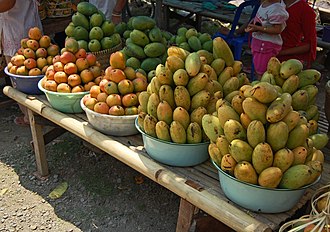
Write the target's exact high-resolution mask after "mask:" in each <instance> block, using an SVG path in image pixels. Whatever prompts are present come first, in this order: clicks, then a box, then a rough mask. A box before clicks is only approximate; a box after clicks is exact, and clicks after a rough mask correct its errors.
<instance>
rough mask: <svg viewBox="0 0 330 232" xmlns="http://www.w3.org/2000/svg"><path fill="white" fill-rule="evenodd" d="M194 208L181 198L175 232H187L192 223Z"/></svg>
mask: <svg viewBox="0 0 330 232" xmlns="http://www.w3.org/2000/svg"><path fill="white" fill-rule="evenodd" d="M196 209H198V208H197V207H196V206H194V205H193V204H191V203H190V202H189V201H186V200H185V199H183V198H181V200H180V207H179V215H178V222H177V224H176V232H188V231H189V229H190V226H191V224H192V222H193V217H194V215H195V210H196Z"/></svg>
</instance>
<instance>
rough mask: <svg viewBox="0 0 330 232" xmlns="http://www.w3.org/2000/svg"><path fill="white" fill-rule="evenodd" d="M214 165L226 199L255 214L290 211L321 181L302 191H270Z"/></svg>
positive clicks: (301, 189) (303, 188) (305, 187)
mask: <svg viewBox="0 0 330 232" xmlns="http://www.w3.org/2000/svg"><path fill="white" fill-rule="evenodd" d="M212 163H213V165H214V166H215V167H216V168H217V169H218V173H219V180H220V186H221V189H222V190H223V192H224V194H225V195H226V197H228V198H229V199H230V200H231V201H233V202H235V203H236V204H237V205H239V206H242V207H243V208H246V209H249V210H252V211H255V212H262V213H281V212H285V211H288V210H290V209H292V208H293V207H294V206H295V205H296V204H297V203H298V202H299V201H300V199H301V197H302V196H303V195H304V193H305V191H306V190H307V189H308V188H309V187H311V186H312V185H314V184H316V183H317V182H318V181H319V180H320V177H319V178H318V179H317V180H316V181H315V182H314V183H312V184H310V185H306V186H304V187H302V188H300V189H278V188H276V189H270V188H265V187H261V186H258V185H254V184H249V183H246V182H243V181H240V180H238V179H236V178H235V177H233V176H231V175H229V174H228V173H226V172H224V171H223V170H222V169H221V168H220V167H219V166H218V165H217V164H216V163H215V162H214V161H213V160H212Z"/></svg>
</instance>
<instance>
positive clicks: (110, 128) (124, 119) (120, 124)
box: [80, 99, 139, 136]
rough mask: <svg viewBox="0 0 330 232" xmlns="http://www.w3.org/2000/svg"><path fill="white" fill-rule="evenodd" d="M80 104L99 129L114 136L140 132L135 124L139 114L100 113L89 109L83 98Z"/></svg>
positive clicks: (91, 121) (94, 125)
mask: <svg viewBox="0 0 330 232" xmlns="http://www.w3.org/2000/svg"><path fill="white" fill-rule="evenodd" d="M80 106H81V108H82V109H83V110H84V111H85V112H86V116H87V119H88V122H89V123H90V124H91V125H92V126H93V127H94V128H95V129H96V130H97V131H100V132H102V133H104V134H107V135H113V136H128V135H135V134H138V133H139V132H138V131H137V129H136V128H135V125H134V121H135V119H136V118H137V115H125V116H113V115H108V114H100V113H97V112H95V111H93V110H90V109H88V108H87V107H86V106H85V105H84V103H83V99H81V101H80Z"/></svg>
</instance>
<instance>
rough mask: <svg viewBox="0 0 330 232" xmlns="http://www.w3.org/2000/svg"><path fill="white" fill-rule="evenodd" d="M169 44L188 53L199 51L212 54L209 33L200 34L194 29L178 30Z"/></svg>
mask: <svg viewBox="0 0 330 232" xmlns="http://www.w3.org/2000/svg"><path fill="white" fill-rule="evenodd" d="M169 42H170V43H171V44H176V46H178V47H180V48H183V49H185V50H187V51H189V52H197V51H199V50H206V51H209V52H212V45H213V42H212V38H211V35H210V34H209V33H200V32H198V31H197V30H196V29H195V28H189V29H188V28H186V27H180V28H178V30H177V35H175V36H172V37H171V39H170V41H169Z"/></svg>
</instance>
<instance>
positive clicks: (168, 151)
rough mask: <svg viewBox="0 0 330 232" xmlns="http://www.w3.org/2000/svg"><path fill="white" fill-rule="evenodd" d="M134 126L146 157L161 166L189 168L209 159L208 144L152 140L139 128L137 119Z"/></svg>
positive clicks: (152, 138)
mask: <svg viewBox="0 0 330 232" xmlns="http://www.w3.org/2000/svg"><path fill="white" fill-rule="evenodd" d="M135 126H136V128H137V129H138V131H139V132H140V133H141V134H142V139H143V145H144V148H145V149H146V151H147V153H148V155H149V156H150V157H151V158H153V159H154V160H156V161H159V162H161V163H163V164H167V165H171V166H178V167H189V166H194V165H197V164H200V163H203V162H204V161H206V160H207V159H208V158H209V154H208V150H207V149H208V146H209V142H204V143H196V144H178V143H172V142H167V141H164V140H160V139H157V138H154V137H152V136H150V135H148V134H146V133H145V132H144V131H142V130H141V129H140V128H139V125H138V122H137V119H136V121H135Z"/></svg>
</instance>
